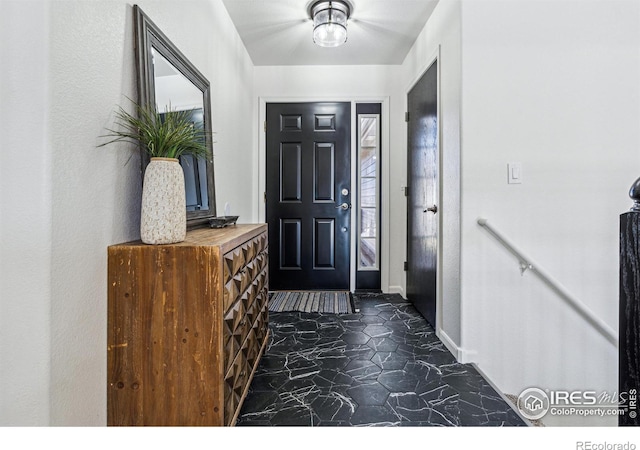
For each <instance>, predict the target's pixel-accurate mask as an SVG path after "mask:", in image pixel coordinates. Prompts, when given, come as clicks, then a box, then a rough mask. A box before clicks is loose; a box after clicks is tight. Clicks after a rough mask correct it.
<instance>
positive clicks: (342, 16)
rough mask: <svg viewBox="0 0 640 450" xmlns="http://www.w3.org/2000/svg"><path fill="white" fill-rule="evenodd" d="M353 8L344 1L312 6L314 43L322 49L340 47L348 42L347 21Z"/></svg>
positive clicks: (326, 2)
mask: <svg viewBox="0 0 640 450" xmlns="http://www.w3.org/2000/svg"><path fill="white" fill-rule="evenodd" d="M350 15H351V7H350V6H349V4H348V3H347V2H344V1H340V0H338V1H324V0H322V1H319V2H316V3H314V4H313V5H312V6H311V18H312V19H313V42H315V43H316V44H318V45H319V46H321V47H338V46H339V45H342V44H344V43H345V42H347V19H349V16H350Z"/></svg>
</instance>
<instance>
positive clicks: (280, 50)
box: [222, 0, 438, 66]
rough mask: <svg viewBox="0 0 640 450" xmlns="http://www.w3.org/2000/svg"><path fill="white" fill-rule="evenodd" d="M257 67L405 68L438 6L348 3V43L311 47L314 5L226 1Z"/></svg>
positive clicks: (383, 0) (379, 0) (402, 1)
mask: <svg viewBox="0 0 640 450" xmlns="http://www.w3.org/2000/svg"><path fill="white" fill-rule="evenodd" d="M222 1H223V3H224V5H225V6H226V8H227V11H228V12H229V15H230V16H231V20H232V21H233V23H234V24H235V26H236V29H237V30H238V33H239V34H240V37H241V38H242V41H243V42H244V45H245V47H246V48H247V51H248V52H249V55H250V56H251V59H252V60H253V64H255V65H256V66H270V65H275V66H280V65H284V66H287V65H352V64H356V65H358V64H401V63H402V62H403V61H404V58H405V56H406V55H407V53H408V52H409V49H410V48H411V46H412V45H413V43H414V41H415V40H416V38H417V36H418V34H419V33H420V31H422V29H423V28H424V25H425V23H426V22H427V19H428V18H429V16H430V15H431V13H432V12H433V9H434V8H435V6H436V4H437V3H438V0H349V3H350V4H351V5H352V7H353V8H352V13H351V18H350V19H349V22H348V26H347V28H348V40H347V43H346V44H344V45H342V46H341V47H337V48H323V47H319V46H317V45H315V44H314V43H313V38H312V32H313V25H312V21H311V19H310V17H309V13H308V11H309V6H310V5H311V4H312V3H314V2H315V1H314V0H222Z"/></svg>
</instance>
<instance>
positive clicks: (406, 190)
mask: <svg viewBox="0 0 640 450" xmlns="http://www.w3.org/2000/svg"><path fill="white" fill-rule="evenodd" d="M404 196H405V197H408V196H409V186H405V187H404Z"/></svg>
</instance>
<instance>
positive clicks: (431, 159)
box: [407, 62, 439, 328]
mask: <svg viewBox="0 0 640 450" xmlns="http://www.w3.org/2000/svg"><path fill="white" fill-rule="evenodd" d="M407 104H408V111H409V121H408V126H407V136H408V158H407V159H408V170H407V179H408V188H409V192H408V196H407V299H409V300H410V301H411V302H412V303H413V304H414V306H415V307H416V309H417V310H418V311H419V312H420V313H421V314H422V315H423V316H424V317H425V318H426V319H427V321H429V323H430V324H431V325H432V326H433V327H434V328H435V327H436V280H437V270H438V268H437V248H438V216H437V214H438V212H437V209H435V208H434V206H436V208H437V200H438V176H439V174H438V164H439V162H438V157H439V143H438V141H439V133H438V128H439V127H438V68H437V62H434V63H433V64H432V65H431V67H429V69H428V70H427V72H426V73H425V74H424V75H423V76H422V78H421V79H420V80H419V81H418V82H417V83H416V85H415V86H414V87H413V88H412V89H411V91H410V92H409V95H408V97H407Z"/></svg>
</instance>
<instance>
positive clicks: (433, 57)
mask: <svg viewBox="0 0 640 450" xmlns="http://www.w3.org/2000/svg"><path fill="white" fill-rule="evenodd" d="M426 61H427V62H426V64H425V65H424V66H423V67H422V68H421V70H420V71H419V72H418V75H417V76H415V77H414V78H413V79H412V80H411V82H410V83H409V85H408V86H407V87H406V88H405V91H404V110H405V111H408V110H409V109H408V108H409V103H408V97H409V93H410V92H411V90H412V89H413V88H414V86H415V85H416V84H417V83H418V81H420V79H421V78H422V76H423V75H424V74H425V73H427V70H429V68H430V67H431V66H432V64H433V63H434V62H436V61H437V62H438V66H437V78H438V80H437V88H436V89H437V97H438V101H437V106H436V109H437V111H438V203H437V205H438V210H439V211H438V214H437V218H438V224H437V227H438V245H437V246H436V264H437V274H436V326H435V327H434V328H435V331H436V335H437V336H438V337H440V336H441V333H442V322H443V311H442V310H443V307H442V302H443V299H442V271H443V270H442V269H443V258H442V227H443V220H442V217H443V214H444V213H446V211H443V209H442V205H443V201H442V199H443V194H444V192H443V190H444V189H443V183H442V178H443V177H442V174H443V165H442V161H443V155H442V148H443V145H442V144H443V142H442V141H443V136H442V122H443V117H442V82H441V81H442V77H441V75H442V63H441V61H442V60H441V58H440V45H438V48H437V49H436V50H435V52H433V53H432V54H431V56H430V57H429V58H428V59H427V60H426ZM407 136H408V125H407V123H406V122H405V145H406V148H405V156H406V159H405V166H407V163H406V162H407V161H408V160H409V145H408V139H407ZM408 181H409V180H408V174H407V173H405V182H406V183H407V184H408ZM407 213H408V211H407V209H406V206H405V221H407ZM406 239H407V242H408V239H409V237H408V236H407V237H406ZM406 260H407V255H406V250H405V261H406ZM404 275H405V280H404V290H405V292H406V287H407V279H406V272H405V273H404Z"/></svg>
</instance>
